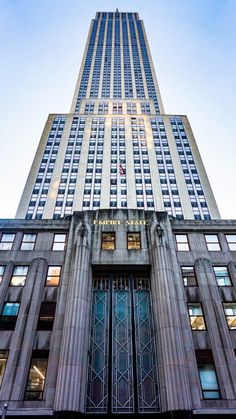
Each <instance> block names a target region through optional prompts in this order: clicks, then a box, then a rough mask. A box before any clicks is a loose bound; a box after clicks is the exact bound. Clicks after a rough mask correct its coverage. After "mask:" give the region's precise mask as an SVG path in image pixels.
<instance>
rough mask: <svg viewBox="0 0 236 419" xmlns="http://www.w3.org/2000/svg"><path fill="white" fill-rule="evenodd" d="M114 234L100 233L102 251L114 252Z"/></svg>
mask: <svg viewBox="0 0 236 419" xmlns="http://www.w3.org/2000/svg"><path fill="white" fill-rule="evenodd" d="M115 246H116V234H115V233H102V246H101V247H102V250H115Z"/></svg>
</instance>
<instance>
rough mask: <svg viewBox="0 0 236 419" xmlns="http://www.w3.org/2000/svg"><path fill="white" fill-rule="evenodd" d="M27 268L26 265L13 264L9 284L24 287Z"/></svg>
mask: <svg viewBox="0 0 236 419" xmlns="http://www.w3.org/2000/svg"><path fill="white" fill-rule="evenodd" d="M28 269H29V267H28V266H15V267H14V270H13V274H12V277H11V282H10V285H11V286H14V287H24V285H25V281H26V277H27V273H28Z"/></svg>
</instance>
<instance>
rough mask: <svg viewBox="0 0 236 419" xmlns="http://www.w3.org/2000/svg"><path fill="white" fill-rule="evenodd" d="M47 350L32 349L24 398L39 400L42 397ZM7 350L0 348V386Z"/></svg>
mask: <svg viewBox="0 0 236 419" xmlns="http://www.w3.org/2000/svg"><path fill="white" fill-rule="evenodd" d="M48 355H49V351H45V350H34V351H33V352H32V357H31V362H30V368H29V373H28V378H27V384H26V390H25V396H24V399H25V400H40V399H42V398H43V390H44V384H45V378H46V373H47V365H48ZM8 357H9V351H8V350H4V351H3V350H0V386H1V384H2V381H3V377H4V373H5V370H6V365H7V360H8Z"/></svg>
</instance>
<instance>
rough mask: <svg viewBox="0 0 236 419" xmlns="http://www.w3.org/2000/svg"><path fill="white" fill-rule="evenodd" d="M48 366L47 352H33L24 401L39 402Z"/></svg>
mask: <svg viewBox="0 0 236 419" xmlns="http://www.w3.org/2000/svg"><path fill="white" fill-rule="evenodd" d="M47 366H48V351H43V350H41V351H38V350H36V351H33V353H32V358H31V363H30V370H29V374H28V379H27V385H26V392H25V400H41V399H42V398H43V390H44V385H45V378H46V373H47Z"/></svg>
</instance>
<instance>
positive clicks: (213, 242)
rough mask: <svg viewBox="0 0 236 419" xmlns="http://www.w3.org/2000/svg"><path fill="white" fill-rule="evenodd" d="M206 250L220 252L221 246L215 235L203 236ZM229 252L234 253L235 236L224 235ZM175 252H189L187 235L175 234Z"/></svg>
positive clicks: (235, 247) (235, 248) (235, 246)
mask: <svg viewBox="0 0 236 419" xmlns="http://www.w3.org/2000/svg"><path fill="white" fill-rule="evenodd" d="M204 237H205V241H206V246H207V250H209V251H213V252H214V251H220V250H221V245H220V242H219V238H218V235H217V234H204ZM225 237H226V240H227V243H228V246H229V250H232V251H234V250H235V251H236V234H225ZM175 238H176V244H177V250H179V251H189V250H191V249H190V245H189V240H188V235H187V234H176V235H175Z"/></svg>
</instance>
